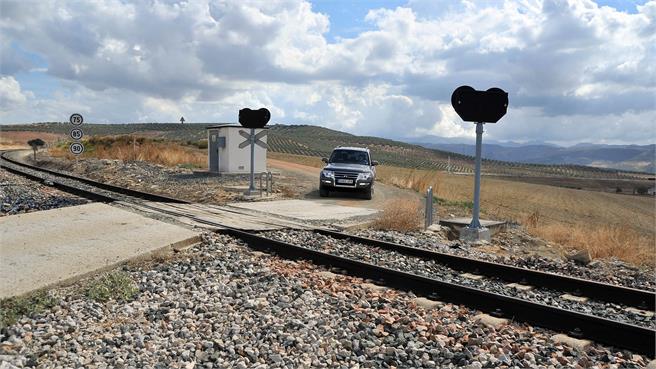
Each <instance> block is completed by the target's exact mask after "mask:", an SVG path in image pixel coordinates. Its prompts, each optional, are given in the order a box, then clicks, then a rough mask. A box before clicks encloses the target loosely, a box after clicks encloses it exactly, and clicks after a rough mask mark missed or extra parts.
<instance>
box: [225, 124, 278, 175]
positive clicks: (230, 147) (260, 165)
mask: <svg viewBox="0 0 656 369" xmlns="http://www.w3.org/2000/svg"><path fill="white" fill-rule="evenodd" d="M216 130H217V132H218V137H225V138H226V139H225V140H226V143H225V147H223V148H219V149H218V152H219V173H226V174H232V173H250V165H251V163H250V160H251V149H250V145H249V146H246V147H244V148H243V149H240V148H239V144H240V143H242V142H243V141H244V140H246V139H245V138H244V137H243V136H241V135H240V134H239V131H240V130H244V131H246V132H249V133H250V130H249V129H247V128H242V127H219V128H216ZM262 130H263V129H256V130H255V133H256V134H257V133H259V132H261V131H262ZM260 140H261V141H263V142H265V143H266V142H267V137H266V136H265V137H263V138H261V139H260ZM266 154H267V150H266V149H265V148H262V147H260V146H258V145H255V173H261V172H265V171H266V169H267V166H266Z"/></svg>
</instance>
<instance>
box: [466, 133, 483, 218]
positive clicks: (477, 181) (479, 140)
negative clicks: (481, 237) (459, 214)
mask: <svg viewBox="0 0 656 369" xmlns="http://www.w3.org/2000/svg"><path fill="white" fill-rule="evenodd" d="M481 146H483V123H482V122H478V123H476V168H475V173H474V213H473V215H472V221H471V224H470V225H469V228H481V222H480V220H479V218H478V217H479V213H480V209H481V207H480V202H481Z"/></svg>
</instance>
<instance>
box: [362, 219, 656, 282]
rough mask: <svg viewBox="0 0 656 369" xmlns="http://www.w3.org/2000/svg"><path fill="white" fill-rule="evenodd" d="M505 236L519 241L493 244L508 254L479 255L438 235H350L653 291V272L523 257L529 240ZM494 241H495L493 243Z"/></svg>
mask: <svg viewBox="0 0 656 369" xmlns="http://www.w3.org/2000/svg"><path fill="white" fill-rule="evenodd" d="M443 228H446V227H443ZM508 233H512V234H513V235H515V234H518V235H519V237H513V238H515V239H519V241H518V240H515V242H510V241H508V240H507V238H508V237H495V239H494V240H493V243H501V246H502V247H504V248H505V249H506V250H507V252H508V253H509V255H497V254H494V253H490V252H484V251H479V250H478V247H477V246H476V245H469V244H467V243H463V242H461V241H458V240H455V241H450V240H448V239H446V238H445V237H444V236H443V235H442V234H441V233H439V232H430V231H428V232H407V233H403V232H397V231H383V230H371V229H365V230H358V231H355V232H353V234H354V235H356V236H360V237H367V238H373V239H377V240H382V241H388V242H393V243H398V244H401V245H406V246H412V247H418V248H423V249H427V250H431V251H437V252H443V253H449V254H454V255H459V256H466V257H473V258H477V259H481V260H485V261H490V262H494V263H500V264H506V265H512V266H517V267H522V268H527V269H533V270H540V271H543V272H551V273H557V274H562V275H567V276H572V277H577V278H583V279H589V280H593V281H597V282H602V283H609V284H614V285H618V286H625V287H631V288H637V289H641V290H645V291H656V280H655V279H654V270H653V268H649V267H646V266H643V267H638V266H634V265H629V264H627V263H624V262H621V261H619V260H595V261H593V262H591V263H590V264H588V265H579V264H577V263H575V262H574V261H571V260H565V259H555V258H548V257H542V256H538V255H532V254H525V253H524V248H525V245H524V244H523V243H522V242H521V240H522V239H525V238H529V236H527V235H525V234H524V232H521V230H519V229H511V230H509V231H508ZM497 238H498V239H499V240H496V239H497Z"/></svg>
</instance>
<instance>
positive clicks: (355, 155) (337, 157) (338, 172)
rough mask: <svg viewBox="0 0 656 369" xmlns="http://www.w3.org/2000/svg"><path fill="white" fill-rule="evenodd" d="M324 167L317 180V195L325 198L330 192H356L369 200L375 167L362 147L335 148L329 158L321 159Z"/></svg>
mask: <svg viewBox="0 0 656 369" xmlns="http://www.w3.org/2000/svg"><path fill="white" fill-rule="evenodd" d="M321 160H323V162H324V163H326V166H325V167H324V168H323V170H322V171H321V175H320V178H319V195H320V196H321V197H326V196H328V195H330V191H331V190H333V191H357V192H361V193H362V194H363V196H364V198H366V199H367V200H371V197H372V195H373V193H374V182H375V180H376V165H378V162H377V161H375V160H371V154H370V153H369V149H367V148H362V147H337V148H335V149H334V150H333V152H332V154H330V158H321Z"/></svg>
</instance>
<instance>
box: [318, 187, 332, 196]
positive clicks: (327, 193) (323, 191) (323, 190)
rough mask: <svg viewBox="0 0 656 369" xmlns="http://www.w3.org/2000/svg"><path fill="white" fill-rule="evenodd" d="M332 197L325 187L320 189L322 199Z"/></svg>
mask: <svg viewBox="0 0 656 369" xmlns="http://www.w3.org/2000/svg"><path fill="white" fill-rule="evenodd" d="M328 195H330V191H328V189H327V188H325V187H319V196H321V197H328Z"/></svg>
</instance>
